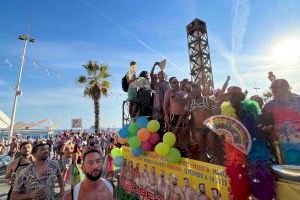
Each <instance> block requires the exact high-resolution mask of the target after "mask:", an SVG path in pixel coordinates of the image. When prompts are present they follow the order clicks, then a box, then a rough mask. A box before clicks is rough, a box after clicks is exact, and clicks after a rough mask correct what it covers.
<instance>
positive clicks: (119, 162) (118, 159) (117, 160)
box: [113, 156, 124, 167]
mask: <svg viewBox="0 0 300 200" xmlns="http://www.w3.org/2000/svg"><path fill="white" fill-rule="evenodd" d="M113 163H114V165H115V166H116V167H123V165H124V157H123V156H117V157H115V158H114V159H113Z"/></svg>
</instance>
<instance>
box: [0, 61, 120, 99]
mask: <svg viewBox="0 0 300 200" xmlns="http://www.w3.org/2000/svg"><path fill="white" fill-rule="evenodd" d="M26 59H27V61H29V62H30V64H31V65H32V66H33V67H34V69H35V70H38V69H41V70H42V71H43V72H44V73H45V75H46V76H51V75H53V76H55V78H56V79H57V80H62V77H63V76H62V75H61V74H60V73H58V72H56V71H54V70H52V69H50V68H48V67H44V66H41V65H39V64H38V63H37V62H36V61H35V60H32V59H30V58H28V57H26ZM0 60H2V62H0V63H3V61H4V63H5V64H6V65H7V66H8V67H9V68H10V69H12V68H13V65H12V64H11V62H10V61H9V59H8V58H4V59H0ZM63 81H64V83H67V84H68V85H75V84H76V82H75V81H72V80H68V79H67V78H66V79H64V80H63ZM109 95H116V97H117V99H119V97H121V96H122V92H118V91H110V92H109Z"/></svg>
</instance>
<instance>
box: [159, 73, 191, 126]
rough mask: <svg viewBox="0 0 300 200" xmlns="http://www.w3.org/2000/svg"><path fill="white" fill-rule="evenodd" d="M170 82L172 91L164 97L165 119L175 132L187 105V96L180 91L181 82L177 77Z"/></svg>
mask: <svg viewBox="0 0 300 200" xmlns="http://www.w3.org/2000/svg"><path fill="white" fill-rule="evenodd" d="M169 82H170V85H171V89H169V90H168V91H167V92H166V94H165V97H164V119H165V122H166V124H167V125H168V126H169V127H170V128H171V130H173V129H174V127H175V126H176V124H177V121H178V119H179V117H180V114H181V113H182V112H183V109H184V106H185V105H186V98H187V95H186V94H185V92H183V91H180V90H179V82H178V80H177V78H176V77H171V78H170V79H169Z"/></svg>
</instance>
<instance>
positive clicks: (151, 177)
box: [149, 167, 157, 193]
mask: <svg viewBox="0 0 300 200" xmlns="http://www.w3.org/2000/svg"><path fill="white" fill-rule="evenodd" d="M156 187H157V177H156V174H155V167H152V168H151V173H150V174H149V189H150V190H151V191H152V192H154V193H156V191H157V189H156Z"/></svg>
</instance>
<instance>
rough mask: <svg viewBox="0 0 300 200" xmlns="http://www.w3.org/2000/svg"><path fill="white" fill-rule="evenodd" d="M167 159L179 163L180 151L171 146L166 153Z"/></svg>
mask: <svg viewBox="0 0 300 200" xmlns="http://www.w3.org/2000/svg"><path fill="white" fill-rule="evenodd" d="M167 160H168V161H169V162H171V163H179V161H180V160H181V154H180V151H178V149H176V148H174V147H171V148H170V150H169V153H168V154H167Z"/></svg>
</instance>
